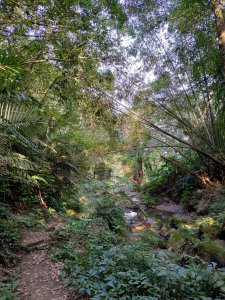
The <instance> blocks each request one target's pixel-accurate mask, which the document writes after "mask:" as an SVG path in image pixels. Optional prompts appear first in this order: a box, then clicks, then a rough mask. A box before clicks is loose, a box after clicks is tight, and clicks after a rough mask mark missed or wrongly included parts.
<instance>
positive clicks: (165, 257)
mask: <svg viewBox="0 0 225 300" xmlns="http://www.w3.org/2000/svg"><path fill="white" fill-rule="evenodd" d="M64 272H65V273H64V276H65V275H66V274H70V277H69V279H68V282H69V284H71V285H73V286H75V287H76V288H77V289H78V291H79V292H80V293H82V294H85V295H89V297H90V299H96V300H97V299H110V300H113V299H114V300H116V299H123V300H125V299H177V300H180V299H206V297H211V298H213V299H215V298H216V297H222V298H223V297H224V296H225V273H224V272H223V271H221V270H216V269H215V268H214V266H207V265H206V264H205V263H203V262H202V261H201V263H200V264H196V263H191V264H189V265H185V266H181V265H179V264H178V263H176V262H174V260H173V259H172V258H171V257H170V255H169V254H168V253H165V252H159V253H151V252H149V250H148V247H146V245H145V244H143V243H138V244H133V245H118V246H113V245H108V247H102V246H101V245H93V244H91V245H90V247H89V249H88V251H87V252H86V253H85V255H84V253H82V252H81V251H77V252H76V251H75V252H74V253H73V258H72V259H71V260H70V259H68V258H67V260H66V262H65V268H64ZM211 298H210V299H211ZM208 299H209V298H208Z"/></svg>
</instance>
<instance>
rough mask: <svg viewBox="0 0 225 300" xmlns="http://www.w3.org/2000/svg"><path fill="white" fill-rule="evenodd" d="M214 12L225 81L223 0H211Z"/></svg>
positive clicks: (224, 79)
mask: <svg viewBox="0 0 225 300" xmlns="http://www.w3.org/2000/svg"><path fill="white" fill-rule="evenodd" d="M211 3H212V6H213V12H214V15H215V21H216V31H217V36H218V44H219V49H220V55H221V70H222V74H223V81H224V83H225V20H224V17H223V11H222V1H221V0H211Z"/></svg>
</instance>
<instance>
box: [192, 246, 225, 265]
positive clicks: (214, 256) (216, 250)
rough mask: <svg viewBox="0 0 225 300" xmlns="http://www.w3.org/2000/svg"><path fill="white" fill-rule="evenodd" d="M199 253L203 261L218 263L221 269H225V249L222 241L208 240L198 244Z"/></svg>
mask: <svg viewBox="0 0 225 300" xmlns="http://www.w3.org/2000/svg"><path fill="white" fill-rule="evenodd" d="M197 253H198V255H199V256H200V257H202V258H203V259H205V260H207V261H210V262H216V263H217V264H218V266H219V267H225V247H224V245H222V244H221V241H218V240H215V241H212V240H206V241H202V242H199V243H198V246H197Z"/></svg>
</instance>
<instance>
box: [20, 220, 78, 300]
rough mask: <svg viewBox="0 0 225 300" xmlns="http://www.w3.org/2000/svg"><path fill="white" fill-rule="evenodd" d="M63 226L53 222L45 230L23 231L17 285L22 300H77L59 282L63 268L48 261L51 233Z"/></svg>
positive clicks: (73, 294)
mask: <svg viewBox="0 0 225 300" xmlns="http://www.w3.org/2000/svg"><path fill="white" fill-rule="evenodd" d="M62 226H64V223H63V222H62V220H60V219H56V220H54V221H53V222H51V223H49V224H48V226H47V228H46V229H41V230H36V229H24V230H23V231H22V241H21V245H22V247H23V249H24V250H23V251H22V252H21V254H20V257H21V259H20V263H19V284H18V289H17V295H18V297H19V299H21V300H75V299H80V297H79V296H76V295H75V293H74V291H73V290H72V289H71V288H70V287H68V286H66V285H64V284H63V282H62V281H61V278H60V272H61V269H62V264H61V263H58V262H55V261H52V260H51V255H52V253H51V250H50V245H51V237H50V232H51V230H53V229H54V228H56V227H62Z"/></svg>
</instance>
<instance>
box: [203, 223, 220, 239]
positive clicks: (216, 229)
mask: <svg viewBox="0 0 225 300" xmlns="http://www.w3.org/2000/svg"><path fill="white" fill-rule="evenodd" d="M220 231H221V226H220V224H218V223H212V224H209V223H208V224H207V223H202V224H200V226H199V233H200V236H202V235H204V234H207V236H209V237H215V236H217V235H218V234H219V233H220Z"/></svg>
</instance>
